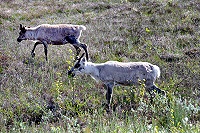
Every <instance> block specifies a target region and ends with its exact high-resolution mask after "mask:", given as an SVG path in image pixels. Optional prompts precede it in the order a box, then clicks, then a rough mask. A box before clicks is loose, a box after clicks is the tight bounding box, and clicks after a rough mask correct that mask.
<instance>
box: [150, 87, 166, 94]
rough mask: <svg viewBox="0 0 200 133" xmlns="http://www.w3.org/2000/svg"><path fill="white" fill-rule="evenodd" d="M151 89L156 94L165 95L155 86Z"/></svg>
mask: <svg viewBox="0 0 200 133" xmlns="http://www.w3.org/2000/svg"><path fill="white" fill-rule="evenodd" d="M152 89H153V90H155V91H156V92H157V93H158V94H162V95H165V91H163V90H161V89H159V88H158V87H157V86H156V85H153V86H152Z"/></svg>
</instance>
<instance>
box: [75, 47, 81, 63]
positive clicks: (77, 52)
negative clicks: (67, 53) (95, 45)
mask: <svg viewBox="0 0 200 133" xmlns="http://www.w3.org/2000/svg"><path fill="white" fill-rule="evenodd" d="M73 46H74V48H75V49H76V58H75V60H77V59H78V55H79V53H80V52H81V49H80V48H79V47H78V46H76V45H73Z"/></svg>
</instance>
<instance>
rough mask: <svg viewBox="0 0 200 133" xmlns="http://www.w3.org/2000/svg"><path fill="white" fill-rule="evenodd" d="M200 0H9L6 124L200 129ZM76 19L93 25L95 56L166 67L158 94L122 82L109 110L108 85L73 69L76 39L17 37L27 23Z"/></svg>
mask: <svg viewBox="0 0 200 133" xmlns="http://www.w3.org/2000/svg"><path fill="white" fill-rule="evenodd" d="M199 16H200V12H199V2H198V1H197V0H193V1H189V0H184V2H182V1H177V0H175V1H167V0H160V1H158V0H153V1H146V0H144V1H139V0H124V1H123V0H120V1H114V0H109V1H101V2H99V1H96V0H87V1H84V2H83V1H81V0H75V1H69V0H63V1H54V0H48V1H39V0H37V1H29V2H27V1H23V0H11V1H6V0H4V1H1V5H0V26H1V28H0V40H1V43H0V131H1V132H86V133H89V132H156V133H157V132H200V123H199V119H200V104H199V103H200V101H199V99H200V89H199V86H200V83H199V79H200V69H199V62H200V58H199V57H200V49H199V46H200V42H199V40H200V38H199V22H200V17H199ZM20 23H22V24H24V25H27V26H36V25H39V24H42V23H50V24H53V23H73V24H83V25H85V26H86V27H87V30H86V31H83V34H82V37H81V38H80V39H81V41H82V42H84V43H87V45H88V48H89V55H90V60H91V61H92V62H104V61H108V60H118V61H125V62H127V61H148V62H151V63H153V64H156V65H158V66H159V67H160V68H161V78H160V79H158V80H157V81H156V84H157V86H159V88H162V89H163V90H165V91H166V92H167V96H166V97H163V96H159V95H156V97H155V98H154V99H153V101H151V100H150V96H149V95H148V94H146V93H145V91H144V85H143V84H142V83H141V84H142V85H141V86H140V87H138V88H136V87H134V86H132V87H122V86H117V87H115V88H114V94H113V99H112V104H111V106H112V107H111V108H112V111H111V113H110V114H108V113H107V112H106V110H105V103H106V99H105V91H106V90H105V89H104V88H103V85H102V83H96V82H95V81H94V80H93V79H92V78H91V77H89V76H86V75H84V76H79V77H76V78H71V77H68V76H67V74H66V72H67V70H68V69H69V68H70V67H71V66H72V65H73V64H74V62H73V57H74V53H75V49H73V47H71V45H69V44H66V45H64V46H49V47H48V50H49V53H48V57H49V61H48V62H46V61H45V57H44V51H43V46H42V45H41V46H38V47H37V49H36V57H35V58H32V57H31V55H30V51H31V49H32V47H33V42H31V41H23V42H21V43H20V44H19V43H17V41H16V38H17V37H18V32H19V28H18V27H19V24H20Z"/></svg>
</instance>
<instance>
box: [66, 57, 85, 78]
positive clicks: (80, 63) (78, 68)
mask: <svg viewBox="0 0 200 133" xmlns="http://www.w3.org/2000/svg"><path fill="white" fill-rule="evenodd" d="M84 54H85V53H83V54H82V55H81V57H80V58H78V59H77V62H76V63H75V65H74V67H72V68H71V69H70V70H69V71H68V75H69V76H72V77H74V76H76V75H77V74H81V72H82V70H84V67H85V62H86V59H85V58H83V56H84Z"/></svg>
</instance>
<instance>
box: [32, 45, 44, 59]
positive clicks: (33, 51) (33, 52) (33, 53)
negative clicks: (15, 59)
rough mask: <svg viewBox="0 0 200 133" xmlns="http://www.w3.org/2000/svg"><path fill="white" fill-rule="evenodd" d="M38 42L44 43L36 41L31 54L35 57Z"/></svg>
mask: <svg viewBox="0 0 200 133" xmlns="http://www.w3.org/2000/svg"><path fill="white" fill-rule="evenodd" d="M38 44H42V43H41V42H36V43H35V44H34V47H33V50H32V51H31V56H32V57H33V58H34V57H35V48H36V46H37V45H38Z"/></svg>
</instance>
